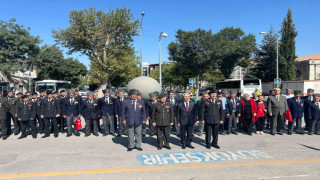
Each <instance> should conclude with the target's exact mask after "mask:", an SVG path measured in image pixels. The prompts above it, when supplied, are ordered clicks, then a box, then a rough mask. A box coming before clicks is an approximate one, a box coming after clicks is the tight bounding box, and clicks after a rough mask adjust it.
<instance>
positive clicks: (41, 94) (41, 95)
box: [40, 90, 46, 99]
mask: <svg viewBox="0 0 320 180" xmlns="http://www.w3.org/2000/svg"><path fill="white" fill-rule="evenodd" d="M45 97H46V92H45V91H43V90H42V91H40V99H44V98H45Z"/></svg>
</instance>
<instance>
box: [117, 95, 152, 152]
mask: <svg viewBox="0 0 320 180" xmlns="http://www.w3.org/2000/svg"><path fill="white" fill-rule="evenodd" d="M138 93H139V91H138V90H136V89H131V90H130V92H129V94H130V98H131V100H126V101H124V103H123V106H122V117H123V119H122V121H123V123H124V124H125V125H126V126H127V129H128V139H129V145H128V150H127V151H132V150H133V149H134V148H136V149H137V150H139V151H143V149H142V148H141V128H142V124H145V123H146V119H147V118H146V108H145V103H144V101H142V100H137V95H138Z"/></svg>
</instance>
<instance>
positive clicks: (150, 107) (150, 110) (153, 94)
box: [146, 93, 158, 136]
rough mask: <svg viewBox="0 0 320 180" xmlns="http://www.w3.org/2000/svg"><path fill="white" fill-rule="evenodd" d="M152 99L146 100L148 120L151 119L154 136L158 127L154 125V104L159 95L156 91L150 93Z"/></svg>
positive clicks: (151, 130) (150, 128)
mask: <svg viewBox="0 0 320 180" xmlns="http://www.w3.org/2000/svg"><path fill="white" fill-rule="evenodd" d="M149 97H150V99H149V100H148V101H146V112H147V120H148V121H149V130H150V136H154V135H155V134H156V128H155V127H154V126H153V125H152V123H151V120H152V106H153V105H154V104H156V103H157V102H158V101H157V96H156V94H155V93H150V94H149Z"/></svg>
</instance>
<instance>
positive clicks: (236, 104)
mask: <svg viewBox="0 0 320 180" xmlns="http://www.w3.org/2000/svg"><path fill="white" fill-rule="evenodd" d="M236 93H237V92H235V91H232V92H231V97H230V99H228V100H227V108H226V114H227V118H226V122H225V123H226V124H227V135H229V134H230V133H232V134H235V135H237V134H238V133H237V132H236V130H237V122H238V119H239V117H240V115H241V105H240V101H239V100H237V99H236Z"/></svg>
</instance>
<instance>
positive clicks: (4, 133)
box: [0, 119, 8, 136]
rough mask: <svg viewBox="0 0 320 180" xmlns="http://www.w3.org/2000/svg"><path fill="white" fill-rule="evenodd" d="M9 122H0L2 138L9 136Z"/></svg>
mask: <svg viewBox="0 0 320 180" xmlns="http://www.w3.org/2000/svg"><path fill="white" fill-rule="evenodd" d="M7 122H8V120H7V119H1V120H0V125H1V134H2V136H7V135H8V134H7V133H8V132H7V131H8V125H7Z"/></svg>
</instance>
